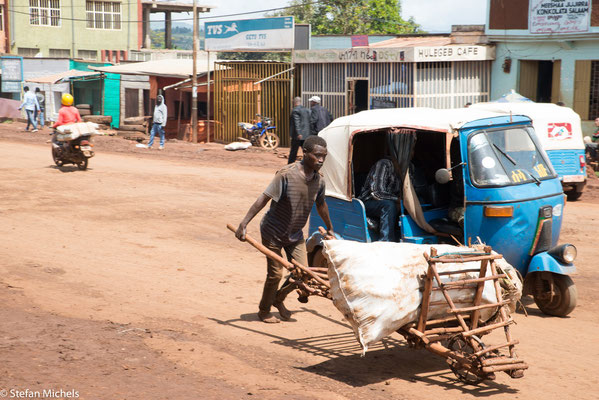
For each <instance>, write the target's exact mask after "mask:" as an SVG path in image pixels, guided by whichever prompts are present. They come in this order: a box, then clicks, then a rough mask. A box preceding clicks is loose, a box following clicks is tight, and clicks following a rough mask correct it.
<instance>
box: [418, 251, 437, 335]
mask: <svg viewBox="0 0 599 400" xmlns="http://www.w3.org/2000/svg"><path fill="white" fill-rule="evenodd" d="M433 250H434V249H431V253H432V251H433ZM433 268H434V263H432V261H430V260H429V264H428V270H427V273H426V281H424V293H423V294H422V304H421V306H420V316H419V317H418V330H419V331H420V332H422V331H424V329H425V327H426V320H427V318H428V308H429V304H430V301H431V289H432V287H433Z"/></svg>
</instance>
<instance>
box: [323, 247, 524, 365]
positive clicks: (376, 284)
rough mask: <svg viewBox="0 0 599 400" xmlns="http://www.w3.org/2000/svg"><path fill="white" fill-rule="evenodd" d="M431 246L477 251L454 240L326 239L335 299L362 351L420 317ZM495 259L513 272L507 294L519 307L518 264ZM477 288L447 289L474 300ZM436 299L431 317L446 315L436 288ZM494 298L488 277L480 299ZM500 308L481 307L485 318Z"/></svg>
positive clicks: (457, 267)
mask: <svg viewBox="0 0 599 400" xmlns="http://www.w3.org/2000/svg"><path fill="white" fill-rule="evenodd" d="M431 247H434V248H435V249H437V251H438V254H444V253H455V252H468V251H470V252H472V251H475V250H474V249H470V248H466V247H457V246H451V245H416V244H411V243H388V242H376V243H358V242H353V241H348V240H327V241H324V254H325V257H326V259H327V262H328V266H329V270H328V275H329V280H330V283H331V295H332V298H333V303H334V304H335V306H336V307H337V309H338V310H339V311H341V313H342V314H343V316H344V317H345V319H346V320H347V321H348V322H349V323H350V325H351V326H352V329H353V330H354V333H355V335H356V338H357V339H358V341H359V342H360V344H361V345H362V348H363V352H364V353H365V352H366V351H367V350H368V346H370V345H371V344H373V343H375V342H377V341H379V340H381V339H382V338H384V337H385V336H388V335H390V334H392V333H393V332H395V331H397V330H398V329H399V328H401V327H403V326H405V325H406V324H408V323H411V322H416V321H417V319H418V316H419V315H420V305H421V302H422V292H421V288H423V287H424V279H423V278H422V276H423V274H426V271H427V270H428V263H427V261H426V259H425V258H424V256H423V253H427V254H430V249H431ZM495 262H496V263H497V265H498V266H499V267H500V268H501V269H502V270H503V271H505V272H506V273H507V274H508V276H509V277H510V280H509V281H510V282H507V283H506V284H509V285H510V287H511V289H512V290H511V291H510V293H509V298H510V300H512V303H513V304H512V306H513V307H514V308H515V302H516V300H518V299H519V298H520V296H521V294H522V283H521V281H520V280H519V279H518V276H517V274H516V272H515V270H514V268H513V267H512V266H511V265H509V264H508V263H507V262H506V261H505V260H503V259H500V260H496V261H495ZM489 266H490V263H489ZM436 268H437V271H438V272H444V271H461V270H466V269H472V268H475V269H479V268H480V261H478V262H466V263H447V264H437V266H436ZM492 274H493V272H492V271H491V268H487V275H492ZM478 275H479V273H478V272H464V273H461V274H456V275H452V276H446V275H442V280H443V282H449V281H453V280H462V279H470V278H477V277H478ZM435 286H436V285H435ZM474 292H475V290H474V289H460V290H451V291H449V293H450V295H451V297H452V300H454V301H467V300H472V299H473V298H474ZM436 301H443V303H442V305H435V306H431V307H430V308H429V313H428V318H429V319H434V318H440V317H443V316H447V309H448V305H447V304H446V303H445V302H444V297H443V294H442V293H441V291H433V292H432V295H431V302H436ZM496 301H497V297H496V292H495V287H494V284H493V281H492V280H490V281H486V282H485V284H484V290H483V297H482V301H481V304H488V303H495V302H496ZM496 311H497V310H496V308H488V309H483V310H481V312H480V319H481V322H485V321H487V320H488V319H489V318H491V317H492V316H493V315H494V314H495V312H496Z"/></svg>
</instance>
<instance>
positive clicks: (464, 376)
mask: <svg viewBox="0 0 599 400" xmlns="http://www.w3.org/2000/svg"><path fill="white" fill-rule="evenodd" d="M472 338H473V339H475V340H476V341H477V342H479V343H480V345H481V346H482V347H483V348H484V345H483V343H482V342H481V340H480V339H479V338H477V337H476V336H472ZM447 347H448V348H449V349H450V350H451V351H453V352H455V353H456V354H457V355H459V356H462V357H465V358H470V359H473V356H472V354H474V349H473V348H472V346H471V345H470V343H468V342H467V341H466V340H464V338H463V337H462V336H461V335H456V336H454V337H452V338H451V339H449V343H448V344H447ZM449 368H451V371H452V372H453V373H454V374H455V376H456V377H457V378H458V380H460V381H462V382H464V383H469V384H471V385H478V384H479V383H481V382H482V381H484V380H485V379H488V376H487V375H486V374H483V375H478V374H476V373H475V372H474V371H473V370H472V369H468V368H466V367H465V366H463V365H460V364H459V363H454V364H450V365H449ZM481 374H482V372H481Z"/></svg>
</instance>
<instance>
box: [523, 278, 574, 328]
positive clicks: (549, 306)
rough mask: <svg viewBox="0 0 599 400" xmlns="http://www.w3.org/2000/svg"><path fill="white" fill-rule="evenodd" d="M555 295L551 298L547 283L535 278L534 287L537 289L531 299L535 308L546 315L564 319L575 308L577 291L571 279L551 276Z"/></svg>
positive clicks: (549, 287) (544, 280)
mask: <svg viewBox="0 0 599 400" xmlns="http://www.w3.org/2000/svg"><path fill="white" fill-rule="evenodd" d="M552 278H553V286H554V287H555V293H553V296H551V293H550V290H551V286H550V283H549V281H547V280H546V279H543V278H542V277H541V276H540V275H539V276H537V278H536V279H537V282H536V285H537V286H538V287H539V288H538V289H535V290H534V293H533V297H534V299H535V303H536V304H537V307H539V309H540V310H541V311H542V312H543V313H544V314H547V315H555V316H556V317H565V316H566V315H568V314H570V313H571V312H572V310H574V308H575V307H576V297H577V296H578V291H577V290H576V285H574V282H572V278H570V277H569V276H567V275H558V274H552Z"/></svg>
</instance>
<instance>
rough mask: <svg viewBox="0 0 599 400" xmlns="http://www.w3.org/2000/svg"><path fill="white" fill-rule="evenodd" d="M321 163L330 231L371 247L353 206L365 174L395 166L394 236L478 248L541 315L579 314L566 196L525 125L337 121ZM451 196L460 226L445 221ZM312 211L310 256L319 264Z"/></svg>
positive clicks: (365, 116) (507, 120) (370, 231)
mask: <svg viewBox="0 0 599 400" xmlns="http://www.w3.org/2000/svg"><path fill="white" fill-rule="evenodd" d="M319 135H320V136H322V137H323V138H324V139H325V140H326V141H327V148H328V157H327V159H326V162H325V164H324V166H323V168H322V170H321V172H322V173H323V175H324V179H325V182H326V185H327V192H326V201H327V204H328V207H329V212H330V215H331V220H332V222H333V228H334V230H335V232H336V233H337V234H338V235H340V236H341V237H342V238H343V239H346V240H356V241H361V242H371V241H376V240H377V239H378V237H379V232H378V226H377V223H378V221H377V220H376V219H374V220H373V219H372V218H368V216H367V214H366V211H365V207H364V203H363V202H362V200H360V199H359V198H358V196H359V195H360V193H361V188H362V186H363V185H364V183H365V178H366V176H367V175H368V172H369V170H370V168H371V167H372V166H373V165H374V164H375V163H376V162H377V161H378V160H379V159H381V158H384V157H388V158H392V159H393V158H394V159H395V160H394V161H397V163H396V165H397V166H398V167H397V168H398V171H397V172H398V174H399V177H400V179H401V181H402V193H401V195H400V197H399V200H398V202H397V203H398V204H397V207H398V214H399V218H398V221H397V226H396V233H397V236H396V237H398V238H399V240H400V241H402V242H411V243H428V244H434V243H453V244H455V241H459V242H460V243H464V244H470V243H473V244H474V243H478V242H481V243H485V244H487V245H490V246H492V248H493V249H494V250H495V251H497V252H498V253H500V254H502V255H503V256H504V258H505V259H506V260H507V261H508V262H509V263H510V264H512V265H513V266H514V267H515V268H516V269H517V270H518V271H519V272H520V273H521V275H522V276H523V278H524V293H525V294H532V295H533V297H534V300H535V302H536V304H537V305H538V307H539V308H540V309H541V311H543V312H544V313H546V314H550V315H556V316H566V315H568V314H569V313H570V312H571V311H572V310H573V309H574V307H575V306H576V297H577V292H576V287H575V285H574V283H573V281H572V279H571V278H570V277H569V276H568V275H569V274H572V273H573V272H575V270H576V268H575V266H574V264H573V262H574V259H575V258H576V248H575V247H574V246H573V245H570V244H561V245H558V240H559V234H560V229H561V224H562V214H563V210H564V205H565V196H564V193H563V191H562V186H561V184H560V180H559V179H558V177H557V174H556V173H555V170H554V169H553V167H552V165H551V163H550V162H549V159H548V157H547V154H546V153H545V152H544V150H543V149H542V148H541V146H540V145H539V143H538V139H537V137H536V135H535V133H534V129H533V127H532V124H531V120H530V119H529V118H528V117H525V116H519V115H505V114H500V113H495V112H491V111H486V110H475V109H468V108H463V109H450V110H436V109H429V108H402V109H381V110H370V111H363V112H360V113H358V114H354V115H350V116H346V117H342V118H338V119H336V120H335V121H333V122H332V123H331V125H329V126H328V127H327V128H325V129H324V130H323V131H321V132H320V133H319ZM456 196H458V197H457V198H458V200H459V204H460V205H462V206H463V221H461V222H462V223H458V222H454V221H452V220H450V219H449V218H448V211H449V207H450V206H449V205H450V203H452V204H455V200H456ZM319 226H323V222H322V220H321V219H320V218H319V216H318V213H316V212H315V211H314V210H313V212H312V214H311V217H310V228H309V229H310V233H312V235H311V237H310V239H309V240H308V243H307V247H308V252H309V260H310V262H311V264H312V265H317V264H319V263H320V262H321V261H320V260H321V256H320V251H319V250H320V248H319V246H320V241H321V239H322V238H321V237H320V234H319V233H318V227H319Z"/></svg>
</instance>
